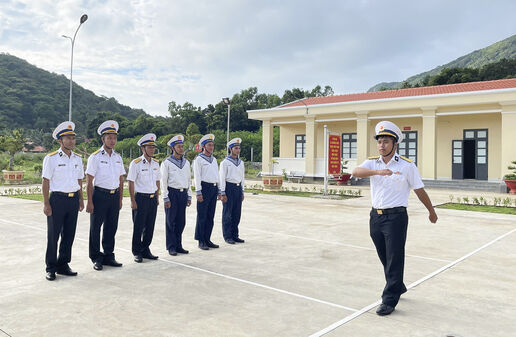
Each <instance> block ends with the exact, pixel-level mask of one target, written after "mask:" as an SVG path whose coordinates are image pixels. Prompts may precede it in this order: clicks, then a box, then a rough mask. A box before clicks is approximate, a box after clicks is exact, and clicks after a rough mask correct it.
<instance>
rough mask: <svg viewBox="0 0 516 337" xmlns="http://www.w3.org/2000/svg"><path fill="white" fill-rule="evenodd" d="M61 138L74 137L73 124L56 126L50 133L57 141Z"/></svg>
mask: <svg viewBox="0 0 516 337" xmlns="http://www.w3.org/2000/svg"><path fill="white" fill-rule="evenodd" d="M61 136H75V124H74V123H72V122H63V123H61V124H59V125H58V126H57V128H56V129H55V130H54V132H53V133H52V137H54V139H59V138H61Z"/></svg>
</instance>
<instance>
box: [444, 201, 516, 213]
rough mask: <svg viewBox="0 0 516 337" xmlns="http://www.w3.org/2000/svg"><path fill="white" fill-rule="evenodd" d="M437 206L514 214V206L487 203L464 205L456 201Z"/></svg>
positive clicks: (515, 208)
mask: <svg viewBox="0 0 516 337" xmlns="http://www.w3.org/2000/svg"><path fill="white" fill-rule="evenodd" d="M435 207H437V208H446V209H456V210H459V211H474V212H487V213H500V214H512V215H516V207H504V206H489V205H466V204H458V203H449V202H448V203H446V204H442V205H437V206H435Z"/></svg>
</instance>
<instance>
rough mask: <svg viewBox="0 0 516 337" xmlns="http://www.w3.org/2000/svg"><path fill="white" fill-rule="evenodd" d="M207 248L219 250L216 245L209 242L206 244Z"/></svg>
mask: <svg viewBox="0 0 516 337" xmlns="http://www.w3.org/2000/svg"><path fill="white" fill-rule="evenodd" d="M206 245H207V246H208V247H209V248H219V245H216V244H214V243H213V242H211V241H208V243H207V244H206Z"/></svg>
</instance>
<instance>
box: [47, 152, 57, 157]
mask: <svg viewBox="0 0 516 337" xmlns="http://www.w3.org/2000/svg"><path fill="white" fill-rule="evenodd" d="M56 154H57V151H54V152H50V153H49V154H48V155H47V156H49V157H52V156H53V155H56Z"/></svg>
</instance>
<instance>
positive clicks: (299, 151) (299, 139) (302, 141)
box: [296, 135, 306, 158]
mask: <svg viewBox="0 0 516 337" xmlns="http://www.w3.org/2000/svg"><path fill="white" fill-rule="evenodd" d="M305 153H306V135H296V158H304V157H305Z"/></svg>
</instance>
